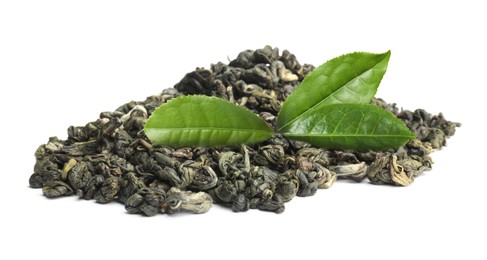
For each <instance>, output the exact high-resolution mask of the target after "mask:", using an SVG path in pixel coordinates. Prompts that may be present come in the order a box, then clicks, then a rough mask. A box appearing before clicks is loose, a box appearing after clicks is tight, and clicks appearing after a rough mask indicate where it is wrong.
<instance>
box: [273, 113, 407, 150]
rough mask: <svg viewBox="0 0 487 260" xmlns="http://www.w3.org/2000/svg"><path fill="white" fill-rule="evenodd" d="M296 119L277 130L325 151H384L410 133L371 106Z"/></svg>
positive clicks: (399, 143) (398, 121) (404, 126)
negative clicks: (326, 149)
mask: <svg viewBox="0 0 487 260" xmlns="http://www.w3.org/2000/svg"><path fill="white" fill-rule="evenodd" d="M314 112H315V113H312V114H306V116H302V117H299V118H298V120H295V121H294V122H293V123H292V124H290V125H288V126H287V127H286V128H285V129H283V130H282V131H281V133H282V134H284V135H285V136H286V137H288V138H290V139H295V140H300V141H305V142H307V143H310V144H311V145H313V146H318V147H324V148H328V149H350V150H356V151H366V150H384V149H387V148H396V147H399V146H401V145H403V144H405V143H406V142H407V141H408V140H409V139H411V138H414V134H413V133H412V132H411V131H410V130H409V129H408V128H407V127H406V125H405V124H404V123H403V122H402V121H401V120H399V119H397V118H396V117H395V116H394V115H393V114H391V113H389V112H388V111H386V110H384V109H382V108H380V107H377V106H373V105H368V104H367V105H357V104H334V105H329V106H323V107H320V108H319V109H316V110H315V111H314Z"/></svg>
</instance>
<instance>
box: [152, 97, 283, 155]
mask: <svg viewBox="0 0 487 260" xmlns="http://www.w3.org/2000/svg"><path fill="white" fill-rule="evenodd" d="M144 132H145V134H146V135H147V137H148V138H149V139H150V140H151V142H153V143H156V144H161V145H167V146H173V147H183V146H193V147H194V146H199V147H214V146H232V145H238V144H244V143H246V144H248V143H256V142H260V141H264V140H266V139H268V138H270V137H272V135H273V134H274V131H273V130H272V128H270V127H269V126H268V125H267V124H266V123H265V122H264V120H262V119H261V118H260V117H258V116H257V115H256V114H254V113H252V112H251V111H249V110H247V109H245V108H242V107H239V106H237V105H234V104H232V103H230V102H228V101H226V100H224V99H221V98H216V97H207V96H198V95H196V96H181V97H178V98H175V99H173V100H171V101H169V102H167V103H165V104H162V105H161V106H160V107H158V108H157V109H156V110H155V111H154V113H153V114H152V115H151V116H150V117H149V119H148V120H147V122H146V123H145V125H144Z"/></svg>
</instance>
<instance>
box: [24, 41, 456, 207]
mask: <svg viewBox="0 0 487 260" xmlns="http://www.w3.org/2000/svg"><path fill="white" fill-rule="evenodd" d="M313 69H314V67H313V66H312V65H308V64H304V65H301V64H300V63H299V62H298V61H297V59H296V57H295V56H294V55H293V54H291V53H290V52H289V51H287V50H285V51H283V52H282V53H279V50H278V49H277V48H272V47H270V46H266V47H264V48H263V49H258V50H246V51H243V52H241V53H240V54H239V55H238V57H237V58H236V59H235V60H232V61H231V62H230V63H229V64H228V65H227V64H223V63H221V62H219V63H217V64H213V65H211V67H210V69H204V68H196V70H195V71H192V72H190V73H188V74H186V75H185V76H184V78H183V79H182V80H181V81H180V82H179V83H177V84H176V85H175V86H174V88H168V89H165V90H163V91H162V93H161V94H159V95H155V96H150V97H148V98H147V99H146V100H145V101H141V102H134V101H132V102H129V103H127V104H124V105H122V106H120V107H119V108H117V109H116V110H115V111H114V112H103V113H101V114H100V118H99V119H97V120H96V121H93V122H89V123H87V124H86V125H85V126H70V127H69V128H68V139H67V140H59V139H58V138H56V137H52V138H50V139H49V141H48V143H47V144H43V145H41V146H40V147H39V148H38V149H37V151H36V152H35V157H36V159H37V162H36V164H35V166H34V173H33V174H32V176H31V177H30V179H29V183H30V186H31V187H33V188H42V192H43V193H44V195H45V196H46V197H49V198H53V197H59V196H67V195H73V194H76V195H78V196H79V197H81V198H84V199H88V200H90V199H94V200H96V201H97V202H99V203H108V202H112V201H119V202H121V203H124V204H125V209H126V210H127V211H128V212H130V213H140V214H144V215H148V216H153V215H156V214H157V213H175V212H179V211H190V212H195V213H204V212H206V211H208V210H209V209H210V207H211V205H212V204H213V203H217V204H221V205H224V206H227V207H231V208H232V210H233V211H236V212H240V211H247V210H248V209H261V210H267V211H274V212H278V213H279V212H283V211H284V204H285V203H286V202H288V201H290V200H291V199H293V198H294V197H295V196H302V197H306V196H311V195H313V194H315V193H316V191H317V190H318V189H320V188H321V189H326V188H329V187H330V186H332V184H333V183H334V182H335V180H336V179H337V178H338V179H340V178H343V179H351V180H354V181H357V182H361V181H363V180H365V179H368V181H369V182H370V183H373V184H387V185H399V186H406V185H409V184H410V183H412V182H413V180H414V178H415V177H416V176H418V175H420V174H421V173H423V172H424V171H426V170H430V169H431V165H432V160H431V158H430V157H429V154H430V153H431V152H433V151H436V150H439V149H441V148H442V147H443V146H444V145H445V144H446V139H447V138H448V137H449V136H452V135H453V134H454V133H455V128H456V127H459V126H460V124H458V123H453V122H450V121H447V120H445V118H444V117H443V115H441V114H439V115H431V114H429V113H427V112H426V111H424V110H422V109H418V110H415V111H413V112H412V111H407V110H399V109H398V108H397V107H396V105H395V104H388V103H386V102H384V101H383V100H381V99H374V100H373V101H372V103H373V104H375V105H378V106H381V107H382V108H385V109H387V110H388V111H390V112H392V113H393V114H394V115H395V116H397V117H398V118H399V119H401V120H403V121H404V122H405V124H406V125H407V126H408V127H409V128H410V129H411V131H413V132H414V134H415V135H416V137H417V138H416V139H412V140H410V141H409V142H408V143H407V144H406V145H405V146H403V147H400V148H399V149H396V150H388V151H383V152H361V153H359V152H353V151H334V150H326V149H323V148H316V147H312V146H310V145H309V144H306V143H303V142H299V141H290V140H287V139H285V138H283V137H282V136H280V135H279V134H277V135H276V136H274V137H273V138H271V139H269V140H267V141H265V142H263V143H260V144H257V145H242V146H240V147H233V148H231V147H226V148H218V149H217V148H180V149H173V148H171V147H161V146H157V145H153V144H151V142H150V141H149V140H148V139H147V137H146V136H145V135H144V132H143V126H144V123H145V121H146V120H147V118H148V116H150V115H151V114H152V112H153V111H154V109H155V108H157V107H158V106H160V105H161V104H163V103H164V102H166V101H168V100H170V99H172V98H174V97H176V96H180V95H188V94H202V95H209V96H217V97H220V98H224V99H226V100H229V101H230V102H232V103H235V104H238V105H240V106H242V107H246V108H248V109H249V110H251V111H253V112H255V113H256V114H257V115H259V116H260V117H261V118H263V119H264V120H265V121H266V122H268V123H269V124H272V125H273V126H274V127H275V124H276V116H277V112H278V111H279V109H280V106H281V104H282V103H283V102H284V100H285V99H286V97H287V96H288V95H289V94H290V93H291V92H292V91H293V90H294V88H295V87H296V86H297V85H298V84H299V83H300V82H301V81H302V80H303V78H304V77H305V76H306V75H307V74H308V73H309V72H310V71H312V70H313Z"/></svg>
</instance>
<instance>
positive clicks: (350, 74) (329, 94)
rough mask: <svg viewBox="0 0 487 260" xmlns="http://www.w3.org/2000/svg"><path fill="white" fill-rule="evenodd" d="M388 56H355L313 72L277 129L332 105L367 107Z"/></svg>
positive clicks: (286, 108)
mask: <svg viewBox="0 0 487 260" xmlns="http://www.w3.org/2000/svg"><path fill="white" fill-rule="evenodd" d="M390 55H391V52H390V51H388V52H385V53H382V54H373V53H367V52H354V53H350V54H345V55H342V56H340V57H337V58H334V59H332V60H329V61H327V62H326V63H324V64H323V65H321V66H320V67H318V68H316V69H315V70H313V71H312V72H311V73H310V74H308V76H306V78H305V79H304V80H303V82H301V84H299V86H298V87H297V88H296V89H295V90H294V92H293V93H292V94H291V95H289V97H288V98H287V99H286V101H285V102H284V104H283V105H282V108H281V111H280V112H279V115H278V118H277V129H278V130H279V131H281V129H284V128H286V127H287V126H288V125H289V124H292V123H293V122H294V121H295V120H299V118H300V117H306V116H307V115H306V114H308V113H309V114H313V113H315V111H314V110H317V109H320V108H321V107H323V106H326V105H331V104H367V103H369V102H370V100H371V99H372V98H373V97H374V95H375V92H376V91H377V88H378V86H379V83H380V81H381V80H382V77H383V76H384V74H385V72H386V70H387V64H388V62H389V57H390Z"/></svg>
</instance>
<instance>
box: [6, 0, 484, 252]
mask: <svg viewBox="0 0 487 260" xmlns="http://www.w3.org/2000/svg"><path fill="white" fill-rule="evenodd" d="M174 2H177V3H174ZM337 2H339V3H337ZM481 2H482V1H467V0H464V1H437V2H435V1H401V2H399V1H383V2H377V1H356V2H355V1H332V2H327V1H304V0H300V1H282V0H281V1H275V2H271V1H266V2H265V3H264V1H249V0H247V1H240V2H237V1H234V2H232V1H221V2H216V1H101V0H96V1H89V0H85V1H31V2H29V1H0V91H1V95H0V98H1V116H0V117H1V123H0V124H1V125H0V131H1V132H0V134H1V142H0V144H1V146H0V153H1V157H0V174H1V179H0V181H1V184H0V204H1V205H0V238H1V243H0V259H33V258H34V257H36V258H37V259H101V258H104V257H108V258H109V259H125V258H127V259H128V258H133V259H135V258H136V259H144V258H145V259H150V258H155V259H163V258H165V259H167V258H170V257H172V258H171V259H174V258H173V257H180V258H184V259H187V258H197V259H206V258H213V259H250V258H255V259H280V258H283V257H286V259H308V258H311V257H312V258H316V259H325V258H326V259H358V258H360V259H362V258H367V259H368V258H375V259H428V258H430V259H442V258H445V257H449V258H451V259H486V257H487V254H486V253H485V250H484V248H483V247H485V242H486V241H487V239H486V234H487V228H486V224H485V221H486V219H487V215H486V213H485V204H486V203H485V198H486V195H487V192H486V187H485V185H486V181H487V179H486V170H485V166H484V163H485V159H484V158H485V151H484V150H483V149H484V148H485V145H486V141H485V137H484V136H485V135H484V134H483V131H482V130H483V129H484V128H483V127H481V123H484V121H485V113H481V111H485V103H486V102H485V101H484V100H485V95H483V94H482V93H481V92H480V91H481V90H483V89H485V87H486V86H485V84H486V83H485V82H486V81H485V68H486V62H485V61H486V58H487V55H486V51H485V48H486V47H485V46H487V42H486V40H485V38H484V37H485V24H487V19H486V18H485V9H484V8H482V7H481V5H480V3H481ZM266 44H270V45H272V46H276V47H279V48H280V49H281V50H283V49H288V50H290V51H291V52H293V53H294V54H295V55H296V56H297V57H298V60H299V61H300V62H302V63H311V64H315V65H319V64H321V63H322V62H324V61H326V60H328V59H330V58H333V57H335V56H338V55H340V54H344V53H348V52H351V51H369V52H384V51H386V50H389V49H391V50H392V56H391V60H390V63H389V68H388V72H387V73H386V75H385V77H384V79H383V82H382V84H381V87H380V89H379V92H378V96H379V97H382V98H384V99H386V100H387V101H389V102H396V103H398V104H399V105H400V106H401V107H404V108H406V109H415V108H425V109H426V110H427V111H429V112H433V113H438V112H443V113H444V115H445V117H446V118H447V119H450V120H453V121H458V122H461V123H463V126H462V127H461V128H460V129H458V131H457V134H456V135H455V136H454V137H453V138H451V139H450V140H449V142H448V146H447V147H446V148H445V149H444V150H442V151H440V152H438V153H435V154H433V158H434V160H435V161H436V164H435V165H434V167H433V170H432V171H430V172H427V173H426V174H425V175H423V176H421V177H419V178H417V179H416V181H415V182H414V183H413V184H412V185H411V186H409V187H406V188H398V187H386V186H374V185H370V184H367V183H360V184H356V183H348V182H343V181H342V182H338V183H335V185H334V186H333V187H332V188H331V189H329V190H320V191H318V193H317V195H315V196H314V197H308V198H296V199H294V200H293V201H292V202H291V203H289V204H286V211H285V212H284V213H283V214H280V215H277V214H274V213H267V212H260V211H249V212H247V213H240V214H236V213H233V212H231V211H230V210H228V209H224V208H221V207H218V206H214V207H213V208H212V210H210V212H209V213H207V214H204V215H191V214H182V215H174V216H167V215H157V216H155V217H151V218H148V217H142V216H140V215H130V214H127V213H126V212H125V209H124V207H123V205H121V204H118V203H112V204H109V205H100V204H97V203H95V202H94V201H85V200H80V199H78V198H77V197H74V196H73V197H68V198H60V199H52V200H50V199H46V198H45V197H43V196H42V192H41V190H39V189H31V188H29V187H28V178H29V176H30V175H31V173H32V169H33V165H34V162H35V160H34V156H33V154H34V151H35V149H36V148H37V147H38V146H39V145H40V144H42V143H46V142H47V139H48V137H49V136H54V135H57V136H59V137H60V138H63V139H64V138H66V129H67V127H68V126H70V125H84V124H86V123H87V122H89V121H93V120H95V119H96V118H97V117H98V115H99V113H100V112H101V111H110V110H114V109H115V108H116V107H118V106H119V105H121V104H123V103H125V102H128V101H130V100H142V99H144V98H145V97H146V96H149V95H151V94H154V93H158V92H160V91H161V90H162V89H163V88H166V87H171V86H173V85H174V84H175V83H176V82H178V81H179V79H180V78H181V77H183V76H184V74H185V73H186V72H189V71H191V70H193V69H194V68H195V67H197V66H205V67H209V65H210V64H211V63H216V62H218V61H223V62H226V61H227V60H228V58H230V59H233V58H235V57H236V55H237V54H238V53H239V52H240V51H242V50H245V49H255V48H261V47H263V46H264V45H266Z"/></svg>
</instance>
